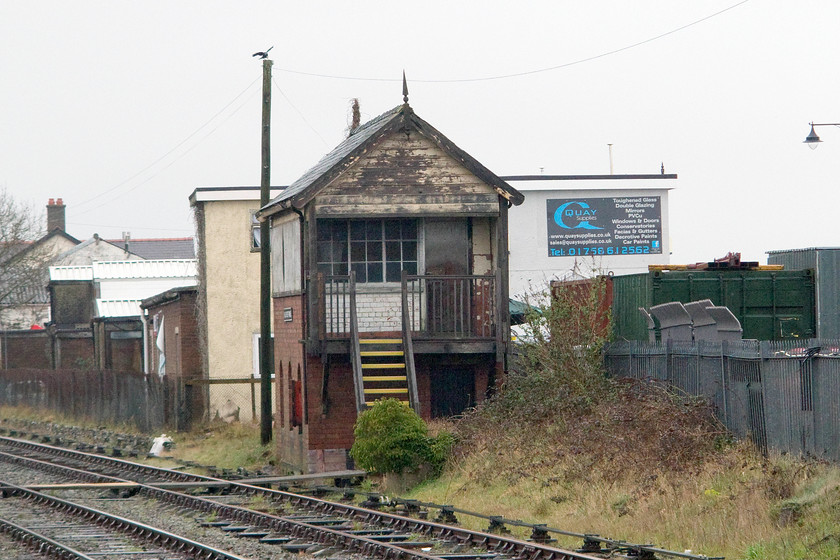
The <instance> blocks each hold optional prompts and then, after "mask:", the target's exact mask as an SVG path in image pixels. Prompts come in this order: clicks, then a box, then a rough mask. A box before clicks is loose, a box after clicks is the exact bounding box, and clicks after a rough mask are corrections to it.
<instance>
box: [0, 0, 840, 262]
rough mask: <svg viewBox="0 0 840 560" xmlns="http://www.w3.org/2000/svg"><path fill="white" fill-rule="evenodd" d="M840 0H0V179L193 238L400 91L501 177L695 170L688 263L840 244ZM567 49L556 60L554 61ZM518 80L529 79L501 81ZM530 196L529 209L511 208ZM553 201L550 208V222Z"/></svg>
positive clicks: (676, 195) (92, 224)
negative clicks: (208, 214) (237, 193)
mask: <svg viewBox="0 0 840 560" xmlns="http://www.w3.org/2000/svg"><path fill="white" fill-rule="evenodd" d="M838 38H840V2H837V1H836V0H814V1H807V2H790V1H783V0H748V1H746V2H744V1H740V0H709V1H700V0H696V1H693V2H687V1H677V0H661V1H652V0H634V1H632V2H628V1H626V0H625V1H602V0H588V1H585V2H584V1H577V2H571V1H565V0H553V1H544V2H510V1H505V2H497V1H487V0H485V1H481V2H457V1H455V0H448V1H428V0H427V1H423V2H393V1H382V2H279V1H272V2H268V1H266V2H244V1H237V2H217V1H208V0H202V1H190V2H176V1H172V0H167V1H155V0H144V1H143V2H139V1H138V2H117V1H113V0H108V1H101V2H93V1H85V0H76V1H73V2H68V1H66V0H61V1H48V0H40V1H38V2H31V1H28V0H21V1H17V0H3V1H2V2H1V3H0V187H4V188H6V189H7V190H8V191H9V192H11V193H13V194H14V195H15V196H17V197H18V198H20V199H21V200H23V201H26V202H29V203H31V204H32V205H34V206H36V207H38V208H42V207H43V206H44V205H46V203H47V200H48V198H51V197H52V198H58V197H61V198H63V199H64V202H65V203H66V204H67V222H68V224H67V230H68V233H70V234H71V235H73V236H75V237H77V238H79V239H87V238H89V237H90V236H92V235H93V233H94V232H96V233H99V234H100V235H102V236H103V237H106V238H113V237H120V236H121V234H122V232H123V231H130V232H131V235H132V237H134V238H145V237H184V236H189V235H192V234H193V229H192V221H191V215H190V211H189V203H188V196H189V194H190V193H191V192H192V191H193V189H195V188H196V187H198V186H232V185H258V184H259V180H260V144H259V142H260V87H261V84H260V81H261V69H262V68H261V64H260V62H259V60H258V59H256V58H252V57H251V54H252V53H253V52H255V51H258V50H264V49H266V48H268V47H270V46H273V47H274V49H273V50H272V51H271V55H272V56H271V58H272V59H273V60H274V86H273V114H272V116H273V118H272V184H275V185H286V184H289V183H290V182H292V181H294V180H295V179H296V178H297V177H298V176H300V175H301V174H302V173H303V172H304V171H305V170H306V169H308V168H309V167H311V166H312V165H313V164H314V163H315V162H317V160H318V159H319V158H320V157H321V156H322V155H323V154H324V153H325V152H327V151H329V150H330V149H331V148H332V147H334V146H335V145H336V144H337V143H338V142H340V141H341V140H342V138H343V136H344V134H345V129H346V127H347V124H348V115H349V105H350V100H351V99H352V98H353V97H358V98H359V99H360V101H361V107H362V114H363V119H364V120H366V119H368V118H372V117H374V116H376V115H378V114H380V113H382V112H384V111H386V110H388V109H390V108H392V107H394V106H396V105H398V104H399V103H401V102H402V95H401V83H400V76H401V72H402V71H403V69H405V71H406V74H407V76H408V80H409V89H410V103H411V105H412V107H413V108H414V110H415V111H416V112H417V113H418V114H419V115H420V116H421V117H422V118H424V119H425V120H427V121H429V122H430V123H431V124H432V125H434V126H435V127H436V128H437V129H438V130H440V131H441V132H443V133H444V134H445V135H447V137H449V138H450V139H451V140H452V141H454V142H455V143H456V144H458V145H459V146H460V147H461V148H463V149H465V150H466V151H467V152H469V153H470V154H471V155H472V156H474V157H475V158H476V159H478V160H479V161H481V162H482V163H483V164H484V165H486V166H487V167H488V168H490V169H491V170H492V171H493V172H495V173H496V174H498V175H513V174H537V173H540V170H541V169H542V170H543V172H544V173H546V174H601V173H608V172H609V155H608V148H607V144H609V143H612V144H613V146H614V147H613V154H614V155H613V160H614V168H615V172H616V173H658V172H659V168H660V163H662V162H664V164H665V169H666V172H668V173H677V174H678V175H679V180H678V181H677V188H676V189H675V190H674V191H673V192H672V195H671V200H670V217H671V242H672V250H673V255H672V256H671V262H673V263H688V262H696V261H707V260H711V259H713V258H715V257H719V256H723V255H724V254H725V253H726V252H728V251H741V252H742V253H743V258H744V259H745V260H760V261H761V262H766V256H765V254H764V252H765V251H768V250H774V249H788V248H798V247H813V246H838V245H840V239H838V231H839V230H840V227H838V211H837V209H838V204H837V201H838V198H840V194H838V188H839V187H840V128H834V127H822V128H818V129H817V132H818V133H819V134H820V136H821V137H822V139H823V140H824V143H823V144H822V146H820V148H819V149H818V150H815V151H811V150H809V149H808V148H807V147H806V146H805V145H803V144H802V140H803V139H804V138H805V136H806V134H807V133H808V130H809V129H808V122H809V121H811V120H813V121H816V122H840V71H839V70H838V62H840V39H838ZM549 68H553V69H551V70H546V71H540V70H545V69H549ZM505 76H512V77H505ZM513 211H516V210H515V209H514V210H513ZM542 218H543V219H544V217H542Z"/></svg>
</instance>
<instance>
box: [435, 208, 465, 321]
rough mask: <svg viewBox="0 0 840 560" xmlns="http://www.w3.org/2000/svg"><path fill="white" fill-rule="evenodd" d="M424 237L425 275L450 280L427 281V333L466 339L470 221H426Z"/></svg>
mask: <svg viewBox="0 0 840 560" xmlns="http://www.w3.org/2000/svg"><path fill="white" fill-rule="evenodd" d="M425 234H426V236H425V246H426V250H425V264H426V268H425V270H426V274H427V275H429V276H449V277H451V278H437V279H428V280H427V281H426V294H427V298H426V308H427V318H428V325H427V328H428V332H429V333H430V334H432V335H449V336H451V335H461V336H464V335H467V334H469V332H470V328H469V317H470V313H469V308H470V285H469V280H468V279H467V278H466V276H467V275H468V274H469V270H470V265H469V263H470V239H469V227H468V223H467V220H466V219H460V220H458V219H455V220H452V219H450V220H435V219H430V220H426V222H425ZM459 276H460V277H461V278H458V277H459Z"/></svg>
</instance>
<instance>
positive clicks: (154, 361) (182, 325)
mask: <svg viewBox="0 0 840 560" xmlns="http://www.w3.org/2000/svg"><path fill="white" fill-rule="evenodd" d="M195 306H196V293H195V292H181V293H180V294H178V297H177V298H176V299H174V300H171V301H167V302H164V303H161V304H160V305H155V306H152V307H149V308H148V315H149V319H148V321H147V324H146V329H147V331H146V336H147V337H148V340H149V357H148V359H149V365H150V368H151V369H150V371H152V372H157V369H158V365H159V361H160V354H159V352H158V349H157V347H156V346H155V342H156V341H155V336H154V320H153V318H154V317H155V315H158V316H159V317H163V343H164V352H165V354H166V375H176V376H180V377H184V378H187V379H195V378H201V377H202V376H203V372H202V361H201V348H200V346H199V340H198V319H197V317H196V307H195ZM176 330H177V333H176Z"/></svg>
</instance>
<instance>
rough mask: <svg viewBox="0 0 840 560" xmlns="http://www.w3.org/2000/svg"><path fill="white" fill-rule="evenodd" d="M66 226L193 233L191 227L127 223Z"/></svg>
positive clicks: (71, 223)
mask: <svg viewBox="0 0 840 560" xmlns="http://www.w3.org/2000/svg"><path fill="white" fill-rule="evenodd" d="M67 225H68V226H87V227H105V228H120V229H122V230H132V231H135V230H137V231H172V232H178V233H194V231H193V230H192V229H182V228H163V227H145V226H132V225H127V224H119V225H115V224H85V223H82V222H73V221H70V222H67Z"/></svg>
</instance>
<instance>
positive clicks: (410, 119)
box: [258, 104, 525, 217]
mask: <svg viewBox="0 0 840 560" xmlns="http://www.w3.org/2000/svg"><path fill="white" fill-rule="evenodd" d="M404 128H410V129H411V130H412V131H417V132H419V133H420V134H422V135H424V136H426V137H427V138H429V139H430V140H432V141H434V142H435V143H437V144H438V146H440V147H441V148H442V149H443V150H444V151H445V152H447V153H448V154H449V155H450V156H452V157H453V158H454V159H456V160H457V161H459V162H460V163H461V164H462V165H464V166H465V167H466V168H467V169H468V170H469V171H471V172H472V173H473V174H474V175H476V176H477V177H478V178H480V179H482V180H483V181H484V182H486V183H487V184H489V185H490V186H492V187H493V188H494V189H495V190H496V191H497V192H498V193H499V194H500V195H501V196H503V197H505V198H506V199H508V200H509V201H510V202H511V203H513V204H522V201H523V200H524V199H525V197H524V196H523V195H522V193H520V192H519V191H517V190H516V189H514V188H513V187H511V186H510V185H508V184H507V183H506V182H504V181H503V180H502V179H500V178H499V177H498V176H497V175H495V174H494V173H492V172H491V171H490V170H489V169H487V168H486V167H484V166H483V165H481V164H480V163H479V162H478V161H477V160H475V159H474V158H473V157H472V156H470V155H469V154H467V153H466V152H465V151H463V150H462V149H460V148H459V147H457V146H456V145H455V144H453V143H452V142H451V141H450V140H449V139H448V138H446V137H445V136H444V135H443V134H441V133H440V132H438V131H437V130H436V129H435V128H434V127H433V126H431V125H430V124H429V123H427V122H426V121H424V120H423V119H421V118H420V117H418V116H417V115H416V114H415V113H414V111H413V110H412V109H411V107H409V106H408V104H404V105H398V106H397V107H394V108H393V109H391V110H390V111H387V112H385V113H382V114H381V115H379V116H378V117H376V118H374V119H372V120H370V121H368V122H366V123H364V124H363V125H361V126H360V127H359V128H357V129H356V130H354V131H353V132H352V133H350V136H348V137H347V138H346V139H345V140H344V141H343V142H342V143H341V144H339V145H338V146H336V147H335V148H334V149H333V150H332V151H331V152H329V153H328V154H327V155H325V156H324V157H323V158H321V160H320V161H319V162H318V163H316V164H315V165H314V166H313V167H312V168H311V169H309V171H307V172H306V173H304V174H303V175H302V176H301V177H300V178H299V179H298V180H297V181H295V182H294V183H292V184H291V185H289V186H288V187H287V188H286V189H285V190H284V191H283V192H282V193H280V195H278V196H277V197H276V198H274V199H273V200H272V201H271V202H269V203H268V204H267V205H266V206H265V207H263V208H262V209H261V210H260V212H259V214H258V215H259V216H260V217H262V216H269V215H271V214H274V213H276V212H278V211H280V210H281V209H282V208H287V207H289V206H294V207H296V208H301V207H302V206H303V205H304V204H306V203H307V202H309V201H310V200H311V199H312V198H314V197H315V196H316V195H317V193H318V191H319V190H320V189H321V188H324V187H326V186H327V185H329V183H330V182H332V180H333V179H335V177H337V176H339V175H340V174H341V173H342V172H343V171H344V170H346V169H347V168H349V167H350V166H352V165H353V164H354V163H356V161H358V160H359V158H360V157H361V156H362V155H364V154H365V152H367V151H368V150H369V149H370V148H372V147H373V146H375V145H376V144H377V143H378V142H379V141H380V140H381V139H383V138H384V137H385V136H387V135H388V134H390V133H392V132H394V131H396V130H400V129H404Z"/></svg>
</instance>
